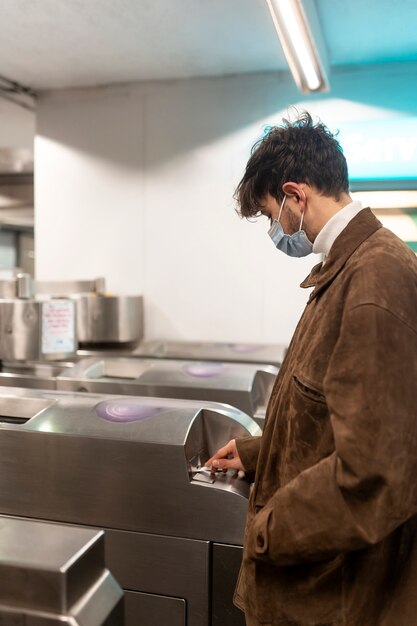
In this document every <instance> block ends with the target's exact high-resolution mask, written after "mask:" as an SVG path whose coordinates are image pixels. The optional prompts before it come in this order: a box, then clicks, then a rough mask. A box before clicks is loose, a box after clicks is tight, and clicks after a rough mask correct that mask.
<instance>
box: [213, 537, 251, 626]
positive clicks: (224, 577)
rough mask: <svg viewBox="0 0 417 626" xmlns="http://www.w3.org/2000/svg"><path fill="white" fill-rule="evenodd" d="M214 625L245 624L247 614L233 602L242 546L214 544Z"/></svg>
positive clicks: (239, 625) (234, 625)
mask: <svg viewBox="0 0 417 626" xmlns="http://www.w3.org/2000/svg"><path fill="white" fill-rule="evenodd" d="M212 550H213V554H212V557H213V559H212V587H211V588H212V622H211V623H212V626H225V625H226V624H227V626H245V616H244V613H243V612H242V611H240V610H239V609H238V608H237V607H235V606H234V604H233V595H234V592H235V587H236V582H237V579H238V576H239V570H240V564H241V562H242V555H243V550H242V546H231V545H224V544H219V543H214V544H213V546H212Z"/></svg>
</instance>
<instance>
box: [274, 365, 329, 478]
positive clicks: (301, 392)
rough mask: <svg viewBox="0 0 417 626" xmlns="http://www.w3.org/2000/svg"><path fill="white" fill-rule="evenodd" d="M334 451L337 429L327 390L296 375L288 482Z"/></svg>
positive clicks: (289, 414) (291, 393)
mask: <svg viewBox="0 0 417 626" xmlns="http://www.w3.org/2000/svg"><path fill="white" fill-rule="evenodd" d="M333 451H334V438H333V430H332V427H331V423H330V416H329V411H328V408H327V404H326V398H325V396H324V394H323V392H322V391H321V390H320V389H319V388H318V386H316V385H312V384H311V382H310V381H308V380H307V379H306V378H304V377H303V378H302V377H301V376H299V375H298V374H295V375H293V377H292V381H291V385H290V389H289V397H288V409H287V437H286V440H285V446H284V450H282V452H281V455H282V458H284V455H285V463H284V467H285V473H284V475H283V480H284V481H285V482H288V481H290V480H292V479H293V478H294V477H295V476H297V475H298V474H299V473H300V472H302V471H303V470H305V469H307V468H309V467H311V466H312V465H314V464H315V463H318V462H319V461H320V460H321V459H322V458H324V457H325V456H327V455H329V454H331V453H332V452H333Z"/></svg>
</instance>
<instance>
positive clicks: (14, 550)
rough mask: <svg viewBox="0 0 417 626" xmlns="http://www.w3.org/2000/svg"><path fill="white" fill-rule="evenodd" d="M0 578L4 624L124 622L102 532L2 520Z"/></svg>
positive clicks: (90, 625) (0, 610)
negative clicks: (105, 557) (105, 560)
mask: <svg viewBox="0 0 417 626" xmlns="http://www.w3.org/2000/svg"><path fill="white" fill-rule="evenodd" d="M0 579H1V585H0V624H10V625H11V624H28V626H29V625H30V624H33V625H35V624H36V625H39V626H41V625H42V626H43V625H45V626H52V625H54V624H56V625H58V624H63V623H67V624H73V626H77V624H80V625H81V624H83V625H84V626H102V625H104V624H107V625H108V626H110V625H113V626H121V625H122V624H123V606H122V596H123V594H122V590H121V588H120V587H119V585H118V584H117V583H116V581H115V580H114V578H113V576H112V575H111V574H110V572H109V570H108V569H107V568H106V567H105V565H104V533H103V531H101V530H92V529H87V528H74V527H72V528H71V527H68V526H62V525H58V524H46V523H44V522H39V521H32V520H31V521H29V520H23V519H16V518H8V517H5V516H0Z"/></svg>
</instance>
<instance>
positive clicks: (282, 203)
mask: <svg viewBox="0 0 417 626" xmlns="http://www.w3.org/2000/svg"><path fill="white" fill-rule="evenodd" d="M286 199H287V196H284V200H283V201H282V202H281V206H280V209H279V214H278V220H277V221H278V222H279V223H281V213H282V209H283V208H284V204H285V200H286Z"/></svg>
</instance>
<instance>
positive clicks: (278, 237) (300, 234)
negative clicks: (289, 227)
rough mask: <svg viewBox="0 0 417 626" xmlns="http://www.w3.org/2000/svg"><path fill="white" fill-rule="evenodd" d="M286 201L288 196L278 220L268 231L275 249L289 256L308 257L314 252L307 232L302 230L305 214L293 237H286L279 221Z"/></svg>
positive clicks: (283, 202)
mask: <svg viewBox="0 0 417 626" xmlns="http://www.w3.org/2000/svg"><path fill="white" fill-rule="evenodd" d="M286 199H287V196H284V200H283V201H282V204H281V208H280V210H279V215H278V219H277V220H274V221H273V223H272V226H271V228H270V229H269V230H268V235H269V236H270V237H271V239H272V241H273V242H274V244H275V247H276V248H278V250H281V252H285V254H288V256H293V257H302V256H307V255H308V254H311V253H312V252H313V244H312V243H311V241H310V240H309V238H308V237H307V235H306V233H305V231H304V230H301V227H302V225H303V219H304V214H303V215H301V222H300V228H299V229H298V231H297V232H296V233H294V234H293V235H286V234H285V233H284V231H283V228H282V226H281V223H280V221H279V220H280V218H281V213H282V209H283V208H284V204H285V200H286Z"/></svg>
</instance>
